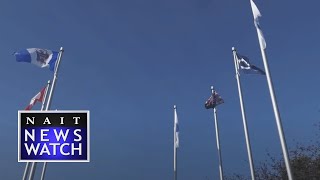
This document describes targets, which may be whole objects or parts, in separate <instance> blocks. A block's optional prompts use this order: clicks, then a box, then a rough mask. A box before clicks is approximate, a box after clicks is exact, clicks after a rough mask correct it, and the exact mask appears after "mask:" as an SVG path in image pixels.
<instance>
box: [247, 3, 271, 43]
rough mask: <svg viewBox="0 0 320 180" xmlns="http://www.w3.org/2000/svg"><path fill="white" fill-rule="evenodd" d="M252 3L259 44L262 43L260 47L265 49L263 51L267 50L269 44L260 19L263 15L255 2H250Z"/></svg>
mask: <svg viewBox="0 0 320 180" xmlns="http://www.w3.org/2000/svg"><path fill="white" fill-rule="evenodd" d="M250 3H251V8H252V13H253V19H254V25H255V26H256V29H257V32H258V37H259V42H260V45H261V46H262V47H263V49H265V48H266V47H267V44H266V41H265V39H264V36H263V32H262V30H261V27H260V24H259V18H260V17H261V13H260V11H259V9H258V7H257V6H256V4H255V3H254V2H253V0H250Z"/></svg>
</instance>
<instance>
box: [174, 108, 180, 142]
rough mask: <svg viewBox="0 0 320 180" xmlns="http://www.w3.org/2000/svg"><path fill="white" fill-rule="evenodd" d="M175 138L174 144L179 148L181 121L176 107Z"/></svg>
mask: <svg viewBox="0 0 320 180" xmlns="http://www.w3.org/2000/svg"><path fill="white" fill-rule="evenodd" d="M174 138H175V139H174V146H175V148H179V122H178V115H177V109H176V108H174Z"/></svg>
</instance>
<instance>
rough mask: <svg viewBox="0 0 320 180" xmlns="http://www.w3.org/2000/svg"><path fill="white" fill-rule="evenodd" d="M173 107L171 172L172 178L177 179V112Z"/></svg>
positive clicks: (175, 107)
mask: <svg viewBox="0 0 320 180" xmlns="http://www.w3.org/2000/svg"><path fill="white" fill-rule="evenodd" d="M173 109H174V127H173V139H174V140H173V173H174V177H173V179H174V180H177V145H176V144H177V142H176V140H177V137H176V135H177V133H176V132H177V129H176V127H177V126H176V114H177V106H176V105H174V106H173Z"/></svg>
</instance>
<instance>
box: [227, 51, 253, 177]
mask: <svg viewBox="0 0 320 180" xmlns="http://www.w3.org/2000/svg"><path fill="white" fill-rule="evenodd" d="M232 53H233V59H234V67H235V70H236V79H237V83H238V91H239V99H240V107H241V114H242V120H243V129H244V134H245V138H246V145H247V152H248V158H249V165H250V171H251V179H252V180H255V173H254V165H253V160H252V153H251V145H250V139H249V131H248V126H247V120H246V113H245V108H244V103H243V99H242V89H241V82H240V73H239V62H238V60H237V59H238V58H237V54H236V49H235V48H234V47H232Z"/></svg>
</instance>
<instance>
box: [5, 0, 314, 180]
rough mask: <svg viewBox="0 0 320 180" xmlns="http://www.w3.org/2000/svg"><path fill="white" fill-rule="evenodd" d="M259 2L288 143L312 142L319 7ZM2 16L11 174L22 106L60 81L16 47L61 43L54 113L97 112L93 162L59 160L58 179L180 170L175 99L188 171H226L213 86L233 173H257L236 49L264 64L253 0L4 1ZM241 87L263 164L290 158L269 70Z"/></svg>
mask: <svg viewBox="0 0 320 180" xmlns="http://www.w3.org/2000/svg"><path fill="white" fill-rule="evenodd" d="M256 4H257V6H258V8H259V9H260V11H261V13H262V15H263V17H262V18H261V20H260V23H261V26H262V29H263V32H264V34H265V38H266V42H267V55H268V58H269V66H270V69H271V74H272V76H273V80H274V86H275V92H276V95H277V99H278V104H279V109H280V113H281V116H282V121H283V126H284V131H285V134H286V139H287V143H288V147H293V146H294V144H295V141H298V142H302V143H308V142H309V141H310V140H311V139H313V138H315V133H316V132H317V131H318V130H317V129H316V128H315V127H314V126H313V124H315V123H317V122H319V117H320V115H319V109H320V105H319V99H320V98H319V92H320V86H319V75H318V73H319V66H320V63H319V56H318V54H319V40H320V38H319V37H320V36H319V32H320V21H319V9H318V7H319V5H320V4H319V2H318V1H308V2H304V1H292V0H291V1H290V0H284V1H263V0H256ZM0 23H1V28H0V39H1V41H0V42H1V43H0V80H1V81H0V82H1V88H0V94H1V100H2V103H1V105H0V109H1V110H0V112H1V126H0V142H1V148H0V154H1V161H0V177H1V179H19V178H21V177H22V174H23V169H24V165H25V164H24V163H18V162H17V111H18V110H20V109H24V108H25V106H26V105H27V104H28V103H29V101H30V99H31V98H32V97H33V96H34V95H35V94H36V93H37V92H38V91H39V90H40V89H41V88H42V87H43V86H44V85H45V84H46V82H47V80H49V79H51V78H52V72H50V71H49V70H48V69H40V68H38V67H36V66H34V65H31V64H27V63H17V62H15V59H14V57H13V56H12V53H13V52H14V51H15V50H18V49H21V48H31V47H39V48H47V49H52V50H58V49H59V48H60V46H63V47H64V48H65V53H64V55H63V59H62V61H61V69H60V74H59V79H58V81H57V86H56V91H55V94H54V97H53V102H52V109H59V110H73V109H83V110H90V112H91V162H90V163H50V164H49V165H48V171H47V179H48V180H54V179H57V177H61V178H59V179H79V180H82V179H83V180H84V179H110V180H126V179H130V180H144V179H153V180H165V179H171V178H173V105H174V104H176V105H177V107H178V116H179V122H180V147H181V148H180V149H179V150H178V171H179V172H178V176H179V179H183V180H195V179H197V180H198V179H199V180H201V179H204V178H205V177H206V176H207V177H209V179H212V180H213V179H217V178H218V158H217V151H216V141H215V133H214V123H213V112H212V111H211V110H206V109H205V108H204V102H205V100H207V98H208V97H209V95H210V86H211V85H214V87H215V88H216V90H217V91H218V92H219V93H220V94H221V96H222V97H223V98H224V100H225V103H224V104H222V105H220V106H219V107H218V118H219V123H220V136H221V148H222V158H223V161H224V170H225V173H226V174H232V173H242V174H247V175H249V165H248V161H247V154H246V147H245V139H244V132H243V125H242V119H241V113H240V106H239V98H238V94H237V93H238V92H237V86H236V80H235V78H234V77H235V72H234V65H233V57H232V52H231V47H232V46H235V47H236V49H237V50H238V52H239V53H241V54H243V55H246V56H248V57H249V58H250V60H251V62H252V63H254V64H255V65H256V66H259V67H261V68H263V63H262V59H261V54H260V49H259V46H258V40H257V34H256V30H255V27H254V25H253V17H252V12H251V7H250V2H249V0H240V1H239V0H232V1H231V0H227V1H216V0H135V1H133V0H99V1H98V0H93V1H76V0H74V1H62V0H56V1H51V2H49V1H39V0H30V1H22V0H21V1H16V0H3V1H2V2H1V3H0ZM242 86H243V93H244V101H245V106H246V110H247V118H248V126H249V131H250V139H251V145H252V152H253V158H254V162H255V164H256V165H258V162H260V161H262V160H265V159H267V152H270V153H271V154H272V155H275V156H277V157H279V156H280V153H281V148H280V142H279V138H278V134H277V131H276V124H275V118H274V114H273V111H272V107H271V100H270V95H269V91H268V89H267V81H266V78H265V77H264V76H259V75H249V76H242ZM35 109H39V106H36V107H35ZM38 167H40V166H38ZM39 169H40V168H38V170H39ZM37 173H39V172H37Z"/></svg>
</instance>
